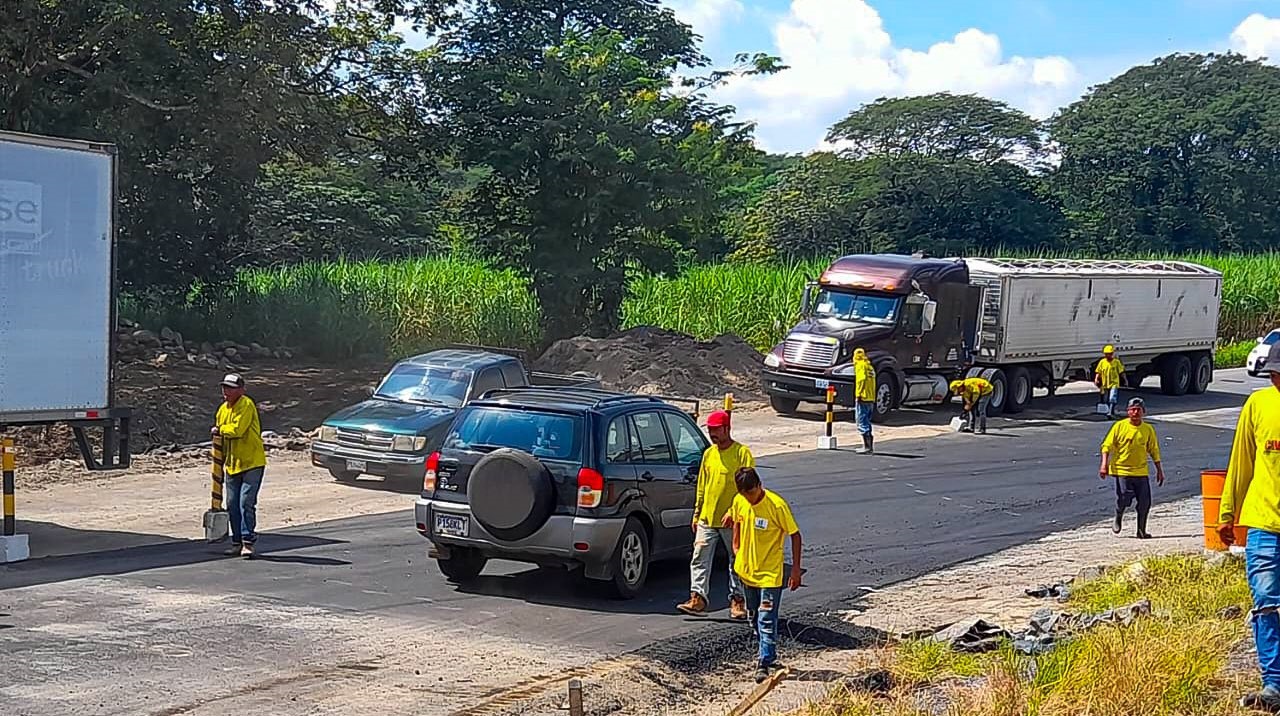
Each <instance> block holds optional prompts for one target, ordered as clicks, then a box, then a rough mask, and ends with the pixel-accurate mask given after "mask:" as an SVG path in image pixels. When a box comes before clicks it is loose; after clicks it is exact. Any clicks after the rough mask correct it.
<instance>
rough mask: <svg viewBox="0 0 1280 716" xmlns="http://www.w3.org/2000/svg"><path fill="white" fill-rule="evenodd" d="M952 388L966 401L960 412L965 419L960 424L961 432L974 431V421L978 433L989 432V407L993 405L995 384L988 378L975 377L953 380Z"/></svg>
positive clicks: (953, 391)
mask: <svg viewBox="0 0 1280 716" xmlns="http://www.w3.org/2000/svg"><path fill="white" fill-rule="evenodd" d="M950 388H951V392H952V393H955V394H956V395H958V396H960V400H961V401H962V402H963V403H964V406H963V409H962V412H961V413H960V417H961V419H962V421H963V422H962V423H961V426H960V432H962V433H971V432H973V431H974V423H977V430H978V433H979V434H981V435H985V434H986V433H987V408H988V407H990V405H991V394H992V393H993V392H995V386H993V385H991V381H989V380H987V379H986V378H979V377H974V378H965V379H964V380H953V381H951V385H950Z"/></svg>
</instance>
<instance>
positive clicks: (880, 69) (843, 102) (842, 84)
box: [723, 0, 1084, 151]
mask: <svg viewBox="0 0 1280 716" xmlns="http://www.w3.org/2000/svg"><path fill="white" fill-rule="evenodd" d="M773 39H774V45H775V48H774V52H775V53H777V54H778V55H779V56H781V58H782V61H783V62H784V63H785V64H787V65H789V66H790V69H788V70H786V71H784V72H781V73H778V74H776V75H772V76H769V77H749V78H740V79H737V80H735V81H733V82H731V83H730V84H729V85H727V86H726V87H725V88H724V90H723V92H724V94H723V99H725V100H727V101H729V102H731V103H733V104H735V105H737V106H738V108H739V110H740V112H741V113H742V114H743V115H744V116H747V117H752V118H754V119H756V120H757V121H758V123H759V131H758V132H757V134H758V136H759V137H760V140H761V143H762V144H763V145H765V146H766V147H768V148H769V149H773V150H786V151H802V150H808V149H812V148H814V147H815V146H816V145H820V140H821V138H822V136H823V135H824V134H825V132H826V128H827V127H829V126H830V125H831V124H832V123H834V122H835V121H836V120H837V119H839V118H840V117H842V116H844V114H846V113H847V112H849V111H850V110H852V109H854V108H855V107H857V106H859V105H860V104H862V103H864V102H868V101H871V100H874V99H876V98H877V97H881V96H902V95H919V94H928V93H932V92H942V91H950V92H956V93H975V94H981V95H984V96H988V97H992V98H995V99H1001V100H1004V101H1006V102H1009V103H1010V104H1012V105H1014V106H1016V107H1020V108H1022V109H1024V110H1026V111H1028V112H1029V113H1031V114H1032V115H1034V116H1039V117H1045V116H1048V115H1049V114H1051V113H1052V112H1053V111H1054V110H1055V109H1057V108H1058V107H1059V106H1061V105H1062V104H1064V103H1066V102H1067V101H1070V100H1072V99H1074V98H1075V97H1078V96H1079V94H1080V91H1081V90H1082V89H1083V88H1084V85H1083V80H1082V78H1081V76H1080V73H1079V72H1078V71H1077V69H1076V67H1075V66H1074V65H1073V64H1072V62H1071V61H1070V60H1068V59H1066V58H1064V57H1058V56H1047V57H1020V56H1012V57H1005V55H1004V52H1003V49H1002V47H1001V45H1000V38H998V37H996V36H995V35H993V34H990V33H987V32H983V31H981V30H978V29H972V28H971V29H967V30H964V31H962V32H959V33H958V34H956V35H955V37H953V38H951V39H950V40H948V41H945V42H939V43H937V44H935V45H932V46H931V47H928V48H926V49H923V50H920V49H912V48H904V47H898V46H896V45H895V44H894V42H893V38H892V37H890V35H889V33H888V31H887V30H886V29H885V27H884V23H883V21H882V20H881V18H880V14H879V13H878V12H877V11H876V10H875V8H874V7H872V6H871V5H870V4H869V3H868V2H867V1H866V0H792V2H791V10H790V12H789V13H788V14H787V15H786V16H785V17H784V18H782V19H781V20H780V21H778V22H777V23H776V24H775V26H774V28H773Z"/></svg>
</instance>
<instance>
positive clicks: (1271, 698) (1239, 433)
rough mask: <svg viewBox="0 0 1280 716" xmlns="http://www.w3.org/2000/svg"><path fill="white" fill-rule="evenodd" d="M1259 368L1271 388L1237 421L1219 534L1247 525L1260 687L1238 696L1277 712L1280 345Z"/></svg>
mask: <svg viewBox="0 0 1280 716" xmlns="http://www.w3.org/2000/svg"><path fill="white" fill-rule="evenodd" d="M1263 371H1265V372H1267V373H1268V374H1270V378H1271V386H1272V387H1270V388H1264V389H1262V390H1258V391H1254V393H1253V394H1252V395H1250V396H1249V399H1248V400H1246V401H1245V404H1244V408H1243V409H1242V410H1241V411H1240V419H1239V420H1238V421H1237V423H1236V435H1235V440H1234V442H1233V443H1232V445H1231V460H1230V462H1229V463H1228V464H1227V481H1226V484H1225V485H1224V486H1223V489H1222V502H1221V505H1220V510H1219V515H1218V536H1219V537H1220V538H1221V539H1222V541H1223V543H1224V544H1228V545H1229V544H1232V543H1233V542H1234V541H1235V526H1236V525H1240V526H1242V527H1248V528H1249V537H1248V539H1247V540H1246V542H1245V546H1244V564H1245V574H1246V575H1247V576H1248V578H1249V591H1250V592H1251V593H1252V594H1253V613H1252V620H1253V638H1254V642H1255V645H1256V646H1257V650H1258V665H1259V667H1261V670H1262V690H1261V691H1258V692H1256V693H1252V694H1249V695H1247V696H1245V697H1244V698H1243V699H1241V702H1240V703H1241V705H1242V706H1245V707H1247V708H1254V709H1259V710H1262V711H1270V712H1271V713H1280V614H1278V613H1277V610H1280V343H1277V344H1275V345H1273V346H1271V350H1270V351H1269V352H1268V354H1267V363H1266V366H1265V367H1263Z"/></svg>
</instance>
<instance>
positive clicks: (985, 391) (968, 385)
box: [960, 378, 995, 403]
mask: <svg viewBox="0 0 1280 716" xmlns="http://www.w3.org/2000/svg"><path fill="white" fill-rule="evenodd" d="M962 382H963V383H964V389H963V390H961V391H960V398H961V399H962V400H964V401H965V402H966V403H977V402H978V399H979V398H981V397H982V396H984V395H991V392H992V391H993V390H995V386H993V385H991V381H989V380H987V379H986V378H965V379H964V380H963V381H962Z"/></svg>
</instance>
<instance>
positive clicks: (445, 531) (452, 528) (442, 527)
mask: <svg viewBox="0 0 1280 716" xmlns="http://www.w3.org/2000/svg"><path fill="white" fill-rule="evenodd" d="M470 522H471V520H470V518H467V517H463V516H461V515H436V534H438V535H447V536H450V537H467V536H468V535H469V534H470V530H468V529H467V528H468V527H470Z"/></svg>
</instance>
